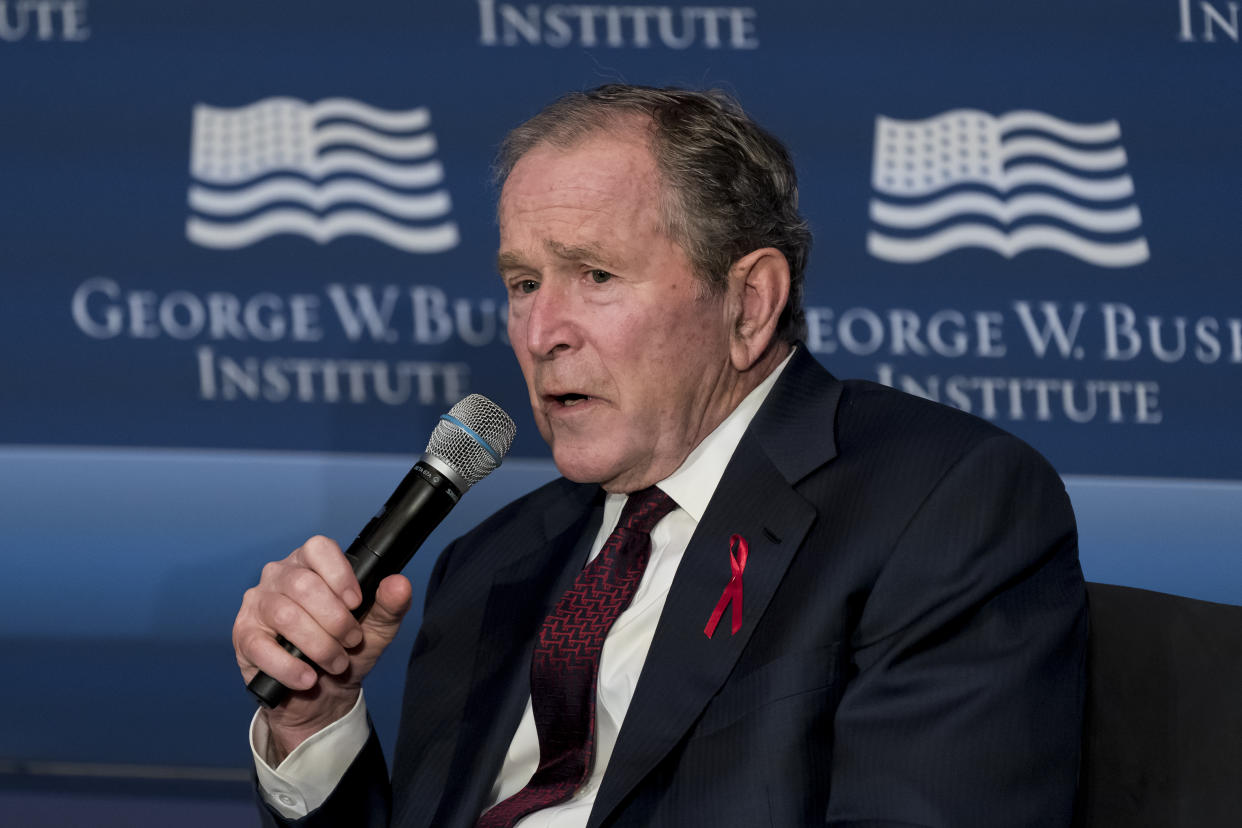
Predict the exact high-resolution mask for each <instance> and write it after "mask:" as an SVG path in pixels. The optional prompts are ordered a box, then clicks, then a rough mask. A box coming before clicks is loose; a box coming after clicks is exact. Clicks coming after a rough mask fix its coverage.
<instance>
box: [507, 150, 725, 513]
mask: <svg viewBox="0 0 1242 828" xmlns="http://www.w3.org/2000/svg"><path fill="white" fill-rule="evenodd" d="M659 205H660V191H659V178H658V173H657V171H656V167H655V162H654V160H653V159H652V157H651V153H650V151H649V150H648V148H647V142H646V138H645V136H644V135H643V133H642V132H640V131H639V130H638V129H629V130H627V129H622V130H619V131H613V132H610V133H609V134H607V135H605V134H603V133H601V134H599V135H597V136H592V137H589V138H587V139H585V140H584V141H583V142H582V143H580V144H578V145H576V146H575V147H573V148H571V149H560V148H556V147H551V146H547V145H543V146H539V147H537V148H535V149H534V150H531V151H530V152H529V153H527V154H526V155H525V156H523V157H522V159H521V160H520V161H518V163H517V164H516V165H515V166H514V168H513V171H512V172H511V173H510V175H509V177H508V179H507V181H506V182H505V186H504V190H503V192H502V193H501V197H500V256H499V267H500V273H501V277H502V278H503V279H504V282H505V285H506V288H507V290H508V294H509V338H510V341H511V342H512V345H513V350H514V352H515V353H516V354H517V358H518V362H519V363H520V365H521V367H522V374H523V375H524V376H525V378H526V385H527V388H528V390H529V391H530V401H531V407H532V408H533V409H534V413H535V422H536V423H537V424H538V426H539V432H540V433H541V434H542V435H543V438H544V439H545V440H546V441H547V442H548V444H549V445H550V446H551V447H552V454H553V457H554V459H555V460H556V465H557V468H558V469H560V471H561V473H562V474H564V475H565V476H566V477H568V478H570V479H571V480H575V481H579V482H598V483H601V484H602V485H603V486H604V488H605V489H607V490H609V491H614V492H629V491H635V490H637V489H640V488H643V487H645V486H649V485H651V484H653V483H656V482H658V481H660V480H662V479H663V478H665V477H667V476H668V475H669V474H671V473H672V472H673V471H675V470H676V469H677V467H678V466H680V465H681V462H682V460H684V459H685V457H686V455H687V454H689V452H690V451H691V449H693V448H694V446H695V445H697V444H698V443H699V442H700V441H701V440H702V439H703V438H704V437H705V436H706V435H707V434H708V433H710V432H711V430H712V429H713V428H715V426H716V425H717V424H718V423H719V422H720V420H721V419H723V417H724V416H725V415H726V414H727V413H728V410H729V406H730V405H731V401H730V399H729V395H730V389H731V386H730V382H731V380H732V376H733V373H732V371H731V369H730V363H729V333H730V331H729V327H730V325H729V323H728V320H727V314H726V308H727V305H728V303H727V302H726V301H725V300H724V299H723V298H721V297H707V298H705V296H704V294H705V292H706V291H705V289H704V287H703V285H702V283H701V281H700V280H698V279H697V278H696V277H695V275H694V273H693V270H692V268H691V265H690V261H689V259H688V258H687V257H686V254H685V252H684V251H683V250H682V249H681V247H679V246H678V245H677V244H675V243H674V242H673V241H672V240H671V239H669V238H668V237H667V236H666V235H665V234H664V232H663V230H662V229H661V225H660V206H659Z"/></svg>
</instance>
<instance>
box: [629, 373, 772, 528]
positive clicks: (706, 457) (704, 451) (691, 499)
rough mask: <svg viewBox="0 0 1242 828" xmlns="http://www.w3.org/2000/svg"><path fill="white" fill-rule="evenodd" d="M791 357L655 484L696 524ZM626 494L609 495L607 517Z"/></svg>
mask: <svg viewBox="0 0 1242 828" xmlns="http://www.w3.org/2000/svg"><path fill="white" fill-rule="evenodd" d="M794 350H796V349H794ZM792 356H793V350H791V351H790V353H789V354H788V355H787V356H786V357H785V359H784V360H782V361H781V364H780V365H778V366H776V370H774V371H773V372H772V373H770V374H768V376H767V377H765V378H764V380H763V382H761V383H759V384H758V385H757V386H755V387H754V388H753V389H751V392H750V393H749V394H747V395H746V397H745V398H744V399H743V400H742V401H741V402H740V403H738V406H737V408H734V409H733V410H732V411H731V412H729V416H727V417H725V418H724V420H723V421H722V422H721V423H720V425H718V426H716V428H715V429H714V430H713V431H712V433H711V434H709V435H707V436H706V437H705V438H703V441H702V442H701V443H699V444H698V445H697V446H695V447H694V450H693V451H691V452H690V454H689V455H688V456H687V457H686V459H685V460H684V461H683V462H682V464H681V465H680V466H679V467H678V468H677V471H675V472H673V473H672V474H671V475H669V476H668V477H666V478H664V479H663V480H661V481H660V482H659V483H657V484H656V485H658V486H659V487H660V488H661V489H662V490H663V491H664V493H665V494H667V495H668V496H669V497H671V498H673V500H675V501H676V502H677V505H678V506H680V507H681V508H682V509H684V510H685V511H686V513H687V514H688V515H690V517H691V518H693V519H694V522H695V523H698V522H699V521H701V520H702V519H703V514H704V513H705V512H706V511H707V504H708V502H709V501H710V500H711V499H712V495H714V494H715V493H716V487H717V486H719V485H720V478H722V477H724V471H725V466H727V465H729V460H730V459H732V457H733V452H735V451H736V450H737V444H738V443H739V442H741V440H742V435H743V434H744V433H745V432H746V427H747V426H749V425H750V421H751V420H753V419H754V418H755V414H757V413H758V412H759V408H760V407H761V406H762V405H763V401H764V400H766V399H767V398H768V394H769V393H770V392H771V391H772V386H774V385H776V380H777V378H778V377H780V375H781V372H783V371H784V370H785V366H786V365H788V364H789V360H790V358H791V357H792ZM626 497H627V496H626V495H624V494H609V495H608V499H607V501H606V507H605V512H606V515H605V520H607V515H608V514H610V513H612V512H615V513H616V514H617V515H619V514H620V513H621V506H622V505H623V504H624V503H625V499H626ZM614 519H615V518H614Z"/></svg>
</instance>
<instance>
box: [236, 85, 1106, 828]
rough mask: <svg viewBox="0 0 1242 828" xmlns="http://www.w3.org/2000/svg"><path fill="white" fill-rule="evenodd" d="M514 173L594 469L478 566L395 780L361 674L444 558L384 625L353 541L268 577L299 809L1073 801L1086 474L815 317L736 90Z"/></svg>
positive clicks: (520, 222)
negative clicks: (843, 358) (851, 377)
mask: <svg viewBox="0 0 1242 828" xmlns="http://www.w3.org/2000/svg"><path fill="white" fill-rule="evenodd" d="M498 173H499V177H500V180H501V181H503V188H502V192H501V196H500V206H499V217H500V251H499V256H498V266H499V271H500V276H501V279H502V280H503V282H504V285H505V288H506V290H507V291H508V298H509V323H508V325H509V338H510V340H511V342H512V345H513V349H514V352H515V353H516V355H517V358H518V363H519V364H520V366H521V369H522V373H523V376H524V377H525V379H526V385H527V388H528V389H529V392H530V402H531V406H532V408H533V410H534V415H535V421H536V422H537V424H538V426H539V430H540V433H541V434H542V435H543V437H544V439H545V440H546V441H547V442H548V444H549V445H550V446H551V448H552V454H553V457H554V459H555V462H556V466H557V468H558V469H559V471H560V472H561V474H562V475H564V476H563V478H561V479H558V480H556V481H554V482H552V483H550V484H548V485H547V486H544V487H543V488H541V489H539V490H537V491H535V492H533V493H531V494H529V495H527V496H526V497H524V498H522V499H520V500H518V501H517V502H515V503H513V504H511V505H510V506H508V507H506V508H505V509H502V510H501V511H500V512H498V513H497V514H495V515H493V516H492V517H490V518H488V519H487V520H486V521H484V522H483V523H482V524H481V525H480V526H479V527H478V528H476V529H475V530H473V531H472V532H470V533H469V534H467V535H465V536H464V537H462V538H460V539H458V540H457V541H455V542H454V543H453V544H452V545H450V546H449V548H448V549H446V550H445V551H444V553H443V554H442V555H441V557H440V559H439V561H438V562H437V564H436V566H435V569H434V571H433V572H432V575H431V579H430V583H429V585H428V588H427V596H426V604H425V609H424V612H423V622H422V628H421V630H420V632H419V635H418V637H417V640H416V642H415V645H414V651H413V653H412V654H411V656H410V661H409V668H408V674H407V678H406V687H405V697H404V703H403V709H402V716H401V730H400V734H399V737H398V741H397V747H396V754H395V756H394V757H393V766H392V771H391V775H390V774H389V771H388V769H387V767H386V764H385V761H384V757H383V755H382V753H381V751H380V748H379V742H378V739H377V738H376V736H375V734H374V732H372V731H371V729H370V726H369V723H368V719H367V715H366V710H365V703H364V701H363V699H362V695H361V690H360V685H361V682H362V679H363V677H364V676H365V675H366V673H367V672H368V671H369V670H370V668H371V667H372V666H373V665H374V663H375V661H376V659H377V658H378V656H379V655H380V653H381V651H382V650H383V649H384V648H385V646H386V645H387V644H388V643H389V642H390V641H391V640H392V638H393V636H394V635H395V633H396V630H397V626H398V625H399V623H400V620H401V617H402V615H403V614H404V612H405V611H406V609H407V608H408V607H409V605H410V601H411V587H410V583H409V581H408V580H407V579H406V578H405V577H404V576H401V575H393V576H390V577H389V578H387V579H386V580H384V581H383V582H382V584H381V585H380V588H379V591H378V594H377V597H376V602H375V605H374V607H373V608H372V609H371V611H370V613H369V614H368V615H367V616H365V618H364V620H363V621H362V622H361V623H358V622H356V621H354V619H353V617H352V616H351V614H350V609H351V608H352V607H355V606H357V605H358V602H359V601H360V595H359V593H358V585H357V581H356V579H355V578H354V576H353V573H352V571H351V569H350V566H349V564H348V562H347V560H346V559H345V558H344V556H343V555H342V553H341V551H340V548H339V547H338V546H337V545H336V544H335V543H334V542H332V541H330V540H328V539H325V538H312V539H311V540H309V541H307V542H306V544H305V545H303V546H302V547H301V548H299V549H297V550H296V551H294V552H293V553H292V554H291V555H290V556H289V557H288V558H286V559H284V560H283V561H279V562H275V563H272V564H269V565H268V566H267V567H266V568H265V569H264V571H263V575H262V578H261V580H260V582H259V584H258V585H257V586H256V587H254V588H253V589H251V590H249V591H248V592H247V593H246V596H245V598H244V599H243V602H242V607H241V610H240V612H239V614H238V616H237V621H236V624H235V626H234V631H233V641H234V645H235V647H236V650H237V660H238V663H239V665H240V667H241V672H242V675H243V677H244V678H245V679H246V680H247V681H248V680H250V678H251V677H252V676H253V675H254V674H255V673H256V672H257V671H259V670H262V671H264V672H267V673H268V674H270V675H271V676H272V677H274V678H276V679H278V680H279V681H281V682H282V683H284V684H286V685H288V686H289V687H291V688H293V689H294V691H295V692H294V693H293V694H292V696H291V697H290V698H289V699H288V700H287V701H286V702H285V703H284V704H283V705H281V706H279V707H277V708H275V709H273V710H261V711H260V712H259V713H258V714H257V715H256V717H255V720H254V722H253V723H252V725H251V741H252V746H253V748H254V750H255V762H256V769H257V774H258V779H259V786H260V790H261V796H262V798H263V800H264V802H265V807H264V811H263V813H264V819H265V821H266V822H267V824H287V823H288V822H292V821H298V820H300V821H299V822H298V824H304V825H314V826H361V825H374V826H384V825H392V826H400V828H430V827H431V826H434V828H471V827H472V826H479V828H499V826H521V828H552V826H556V828H585V827H586V826H589V827H590V828H603V827H604V826H612V827H615V828H621V826H673V827H675V828H684V827H685V826H695V827H696V828H697V826H710V828H730V827H731V826H737V827H738V828H756V826H779V827H780V828H788V827H790V826H810V825H825V824H826V825H833V826H857V828H862V827H863V826H868V827H869V828H878V827H880V826H891V828H899V826H937V827H938V828H969V827H970V826H980V828H996V826H1036V825H1038V826H1055V825H1068V824H1069V823H1070V819H1071V813H1072V810H1073V798H1074V789H1075V780H1076V776H1077V771H1078V744H1079V734H1080V726H1081V718H1082V700H1083V693H1084V675H1083V664H1084V657H1085V639H1086V624H1087V618H1086V602H1085V593H1084V589H1083V581H1082V574H1081V571H1080V569H1079V565H1078V557H1077V535H1076V530H1075V526H1074V518H1073V513H1072V511H1071V509H1070V504H1069V501H1068V499H1067V498H1066V495H1065V491H1064V487H1063V486H1062V484H1061V482H1060V480H1059V478H1058V477H1057V475H1056V473H1055V472H1054V471H1053V470H1052V469H1051V468H1050V467H1049V466H1048V465H1047V463H1046V462H1045V461H1044V460H1043V459H1042V458H1041V457H1039V456H1038V455H1037V454H1036V453H1035V452H1034V451H1032V450H1031V449H1030V448H1029V447H1027V446H1026V445H1024V444H1023V443H1021V442H1020V441H1019V440H1017V439H1016V438H1014V437H1012V436H1009V435H1007V434H1005V433H1004V432H1002V431H1000V430H999V429H997V428H995V427H993V426H991V425H989V424H987V423H985V422H983V421H981V420H977V419H974V418H972V417H970V416H968V415H966V414H963V413H961V412H958V411H955V410H952V409H949V408H946V407H943V406H939V405H936V404H933V403H930V402H927V401H924V400H921V399H917V398H914V397H910V396H907V395H904V394H901V393H899V392H896V391H893V390H891V389H888V388H885V387H882V386H878V385H875V384H871V383H867V382H854V381H846V382H842V381H839V380H837V379H835V378H834V377H832V376H831V375H830V374H829V373H828V372H827V371H825V370H824V369H823V368H822V367H821V366H820V365H819V364H818V363H817V362H816V361H815V360H814V359H813V358H812V357H811V356H810V355H809V354H808V353H807V350H806V348H805V347H804V346H802V345H800V344H799V340H800V338H801V337H802V336H803V326H804V320H803V314H802V311H801V297H802V288H803V278H804V272H805V268H806V262H807V255H808V251H809V247H810V235H809V233H808V231H807V228H806V225H805V222H804V221H803V220H802V218H801V217H800V215H799V214H798V209H797V202H798V192H797V185H796V179H795V174H794V169H793V166H792V164H791V162H790V159H789V156H788V153H787V152H786V151H785V149H784V148H783V147H782V146H781V145H780V143H779V142H778V141H776V140H775V139H774V138H772V137H771V136H770V135H768V134H767V133H766V132H765V131H764V130H763V129H761V128H760V127H759V126H758V125H756V124H755V123H754V122H753V121H751V120H750V119H749V118H748V117H747V116H746V115H745V114H744V113H743V112H741V111H740V109H738V108H737V106H736V105H735V104H733V103H732V102H731V101H729V100H728V99H726V98H724V97H722V96H719V95H715V94H700V93H694V92H686V91H682V90H672V89H649V88H642V87H634V86H623V85H610V86H605V87H601V88H599V89H595V90H593V91H591V92H587V93H576V94H570V95H567V96H565V97H564V98H562V99H560V100H558V101H556V102H555V103H553V104H552V105H550V106H549V107H547V108H546V109H545V110H543V111H542V112H541V113H539V114H538V115H536V116H535V117H534V118H532V119H531V120H530V121H528V122H526V123H525V124H523V125H521V126H519V127H518V128H517V129H515V130H514V131H513V132H512V133H510V135H509V136H508V137H507V138H506V140H505V142H504V144H503V145H502V148H501V151H500V156H499V160H498ZM277 635H283V636H284V637H285V638H286V639H288V640H289V641H291V642H292V643H293V644H295V645H297V646H298V647H299V648H300V649H301V650H302V651H303V652H305V653H306V654H307V655H308V656H309V657H310V658H312V659H313V660H314V661H315V662H316V663H317V664H319V665H320V666H322V667H323V668H324V672H323V673H322V674H321V675H317V674H316V673H315V672H314V671H312V670H311V669H310V668H309V667H308V666H307V665H306V664H305V663H304V662H302V661H299V660H297V659H295V658H293V657H292V656H291V655H289V654H288V653H287V652H285V650H284V649H283V648H281V647H280V646H278V644H277V643H276V640H275V639H276V636H277Z"/></svg>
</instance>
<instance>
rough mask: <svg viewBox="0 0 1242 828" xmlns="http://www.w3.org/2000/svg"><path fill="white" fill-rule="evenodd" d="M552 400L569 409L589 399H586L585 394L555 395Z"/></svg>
mask: <svg viewBox="0 0 1242 828" xmlns="http://www.w3.org/2000/svg"><path fill="white" fill-rule="evenodd" d="M553 399H555V400H556V401H557V402H558V403H560V404H561V405H563V406H565V407H566V408H570V407H572V406H575V405H577V404H578V403H580V402H585V401H587V400H589V399H591V398H590V397H588V396H587V395H586V394H557V395H556V396H555V397H553Z"/></svg>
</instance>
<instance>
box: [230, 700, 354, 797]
mask: <svg viewBox="0 0 1242 828" xmlns="http://www.w3.org/2000/svg"><path fill="white" fill-rule="evenodd" d="M370 735H371V726H370V724H369V723H368V722H367V705H366V701H364V700H363V698H362V692H361V691H359V693H358V701H356V702H354V707H353V709H352V710H350V711H349V712H348V713H346V714H345V715H344V716H342V717H341V718H339V719H337V720H336V721H335V722H333V723H332V724H330V725H328V726H327V727H325V728H324V729H323V730H321V731H319V732H318V733H316V734H314V735H313V736H311V737H310V738H308V739H307V740H306V741H304V742H302V744H300V745H298V746H297V747H296V748H294V749H293V752H292V753H290V754H289V755H288V756H286V757H285V760H284V761H283V762H281V763H280V764H279V765H277V766H276V767H275V768H272V766H271V765H269V764H268V763H267V760H266V758H265V757H266V755H267V747H268V743H269V741H270V739H271V731H270V730H268V725H267V717H266V716H264V715H263V711H262V709H260V710H256V711H255V714H254V718H253V719H251V720H250V752H251V754H252V755H253V756H254V769H255V774H256V775H257V776H258V778H259V792H260V794H262V796H263V801H264V802H266V803H267V804H268V805H271V806H272V808H274V809H275V810H276V812H277V813H278V814H280V815H281V816H282V817H284V818H285V819H301V818H302V817H304V816H306V815H307V814H309V813H310V812H311V811H313V810H315V809H316V808H318V807H319V806H320V805H322V804H323V803H324V802H326V801H327V799H328V797H329V796H330V795H331V793H332V791H333V790H335V789H336V786H337V784H338V783H339V782H340V781H341V777H343V776H344V775H345V771H347V770H349V766H350V765H351V764H353V761H354V758H355V757H356V756H357V755H358V752H359V751H360V750H362V746H363V745H365V744H366V742H367V739H368V738H370Z"/></svg>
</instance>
